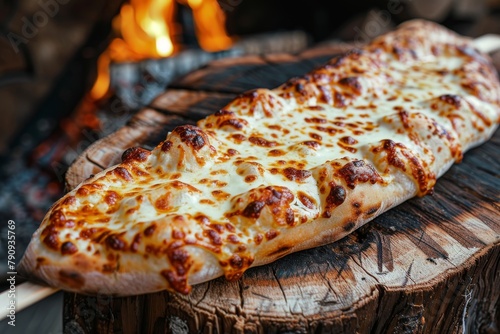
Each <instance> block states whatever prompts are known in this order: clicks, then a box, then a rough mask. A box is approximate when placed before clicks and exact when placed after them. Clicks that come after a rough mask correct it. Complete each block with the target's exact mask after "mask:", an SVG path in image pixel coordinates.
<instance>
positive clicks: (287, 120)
mask: <svg viewBox="0 0 500 334" xmlns="http://www.w3.org/2000/svg"><path fill="white" fill-rule="evenodd" d="M499 119H500V84H499V82H498V78H497V74H496V71H495V69H494V68H493V67H492V66H491V64H490V62H489V60H488V58H487V56H485V55H483V54H481V53H479V52H478V51H477V50H475V49H474V48H473V47H472V44H471V42H470V41H469V40H468V39H466V38H463V37H460V36H458V35H456V34H454V33H452V32H450V31H448V30H446V29H444V28H443V27H441V26H438V25H436V24H432V23H428V22H424V21H412V22H408V23H406V24H404V25H402V26H400V27H399V29H398V30H396V31H394V32H392V33H389V34H387V35H384V36H382V37H380V38H377V39H376V40H374V41H373V42H372V43H371V44H369V45H368V46H366V47H364V48H363V49H361V50H353V51H351V52H348V53H346V54H344V55H341V56H339V57H336V58H334V59H332V60H331V61H330V62H329V63H328V64H326V65H325V66H323V67H321V68H319V69H317V70H315V71H313V72H311V73H309V74H307V75H305V76H304V77H301V78H295V79H292V80H290V81H288V82H287V83H285V84H283V85H282V86H280V87H278V88H276V89H274V90H267V89H257V90H254V91H251V92H248V93H246V94H243V95H241V96H240V97H238V98H236V99H235V100H234V101H232V102H231V103H229V104H228V105H227V106H226V107H225V108H223V109H222V110H220V111H218V112H216V113H215V114H213V115H211V116H209V117H207V118H206V119H204V120H202V121H200V122H199V124H198V127H194V126H180V127H178V128H176V129H175V130H174V131H173V132H172V133H170V134H169V135H168V137H167V138H166V140H165V141H164V142H162V143H160V144H159V145H158V146H157V147H156V148H155V149H154V150H153V151H151V152H150V151H147V150H144V149H141V148H133V149H129V150H127V151H126V152H125V153H124V155H123V162H122V163H121V164H120V165H118V166H113V167H111V168H109V169H107V170H105V171H103V172H101V173H99V174H97V175H95V176H94V177H93V178H91V179H90V180H87V181H85V182H83V183H82V184H81V185H79V186H78V187H77V188H76V189H74V190H73V191H71V192H70V193H68V194H67V195H66V196H64V197H63V198H62V199H61V200H59V201H58V202H57V203H56V204H55V205H54V206H53V207H52V208H51V209H50V211H49V212H48V214H47V216H46V217H45V219H44V220H43V222H42V224H41V226H40V228H39V229H38V230H37V231H36V233H35V234H34V236H33V239H32V241H31V243H30V245H29V248H28V250H27V252H26V254H25V256H24V258H23V260H22V263H21V268H20V269H19V270H24V271H25V272H27V273H29V274H30V275H32V277H35V278H38V279H40V280H42V281H45V282H46V283H48V284H50V285H53V286H57V287H60V288H63V289H66V290H73V291H78V292H83V293H111V294H116V295H132V294H139V293H149V292H153V291H158V290H164V289H171V290H175V291H178V292H180V293H189V291H190V284H196V283H200V282H203V281H207V280H210V279H213V278H215V277H218V276H221V275H225V276H226V277H227V278H228V279H237V278H239V277H240V276H241V275H242V274H243V272H244V271H245V270H246V269H247V268H249V267H251V266H257V265H262V264H265V263H268V262H271V261H274V260H276V259H278V258H280V257H282V256H284V255H286V254H288V253H291V252H295V251H298V250H301V249H305V248H310V247H315V246H319V245H322V244H325V243H329V242H332V241H335V240H338V239H340V238H342V237H343V236H345V235H346V234H348V233H350V232H351V231H353V230H355V229H356V228H358V227H359V226H361V225H362V224H364V223H366V222H367V221H369V220H371V219H373V218H374V217H376V216H377V215H379V214H381V213H382V212H384V211H386V210H388V209H390V208H391V207H393V206H395V205H397V204H399V203H401V202H403V201H405V200H406V199H408V198H411V197H413V196H415V195H419V196H422V195H425V194H427V193H429V192H431V191H432V189H433V186H434V184H435V181H436V178H437V177H439V176H440V175H442V174H443V173H444V172H445V171H446V170H447V169H448V168H449V166H450V165H451V164H453V162H455V161H460V160H461V158H462V154H463V152H464V151H465V150H467V149H469V148H470V147H472V146H474V145H476V144H478V143H481V142H483V141H485V140H487V139H488V138H489V137H490V136H491V134H492V133H493V131H494V130H495V128H496V126H497V124H498V122H499Z"/></svg>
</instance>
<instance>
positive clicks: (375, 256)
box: [64, 46, 500, 333]
mask: <svg viewBox="0 0 500 334" xmlns="http://www.w3.org/2000/svg"><path fill="white" fill-rule="evenodd" d="M341 49H342V48H339V47H338V46H330V47H328V46H326V47H323V48H321V49H315V50H310V51H307V52H304V53H302V54H300V55H288V54H282V55H272V56H266V57H259V56H252V57H244V58H235V59H226V60H221V61H217V62H214V63H211V64H210V65H209V66H207V67H205V68H203V69H201V70H198V71H196V72H194V73H191V74H190V75H187V76H186V77H184V78H182V79H180V80H178V81H177V82H176V83H175V84H174V85H172V87H171V88H169V89H168V91H167V92H165V93H164V94H162V95H161V96H159V97H158V98H157V99H156V100H155V101H154V102H153V103H152V104H151V106H150V107H149V108H146V109H143V110H141V111H140V112H139V113H138V114H137V115H136V116H135V117H134V118H133V119H132V120H131V121H130V123H129V124H128V125H127V126H125V127H123V128H121V129H119V130H118V131H117V132H115V133H113V134H112V135H110V136H109V137H107V138H104V139H103V140H101V141H98V142H96V143H95V144H93V145H92V146H91V147H90V148H89V149H87V151H85V152H84V154H82V155H81V156H80V157H79V158H78V159H77V160H76V161H75V163H74V164H73V165H72V166H71V168H70V170H69V171H68V173H67V176H66V181H67V186H68V189H71V188H73V187H75V186H76V185H77V184H78V183H79V182H81V181H82V180H84V179H85V178H87V177H88V176H89V175H91V174H95V173H97V172H99V171H100V170H102V169H103V168H105V167H108V166H111V165H113V164H116V163H118V162H119V161H120V157H121V154H122V152H123V151H124V150H125V149H126V148H128V147H132V146H142V147H144V148H148V149H152V148H153V147H154V146H156V145H157V144H158V143H159V142H160V141H162V140H164V139H165V137H166V134H167V132H168V131H171V130H172V129H173V128H174V127H175V126H177V125H181V124H186V123H194V122H195V121H196V120H198V119H200V118H202V117H204V116H206V115H208V114H210V113H213V112H215V111H217V110H218V109H220V108H221V107H223V106H224V105H225V104H226V103H227V102H229V101H230V100H231V99H232V98H234V97H235V96H236V95H237V94H239V93H242V92H244V91H246V90H248V89H252V88H256V87H267V88H273V87H276V86H278V85H279V84H281V83H282V82H284V81H286V80H287V79H289V78H290V77H293V76H298V75H301V74H304V73H306V72H307V71H309V70H311V69H313V68H314V67H316V66H318V65H320V64H322V63H323V62H325V61H326V60H327V59H329V58H330V57H332V56H333V55H335V54H336V53H338V52H339V51H342V50H341ZM499 171H500V131H497V132H496V134H495V135H494V136H493V138H492V139H491V140H490V141H489V142H487V143H485V144H483V145H481V146H480V147H478V148H475V149H473V150H471V151H469V152H468V153H467V154H466V155H465V158H464V160H463V162H462V163H461V164H458V165H454V166H453V167H452V168H451V169H450V170H449V171H448V172H447V173H446V174H445V175H444V176H443V177H442V178H441V179H440V180H439V181H438V183H437V186H436V187H435V192H434V194H433V195H431V196H426V197H423V198H415V199H412V200H410V201H408V202H406V203H404V204H402V205H400V206H398V207H396V208H395V209H392V210H391V211H389V212H386V213H384V214H383V215H381V216H380V217H378V218H376V219H375V220H373V221H372V222H370V223H368V224H367V225H365V226H364V227H362V228H360V229H359V230H357V231H355V232H354V233H352V234H351V235H349V236H347V237H346V238H344V239H342V240H340V241H338V242H335V243H333V244H330V245H326V246H323V247H318V248H315V249H310V250H306V251H302V252H298V253H294V254H291V255H288V256H286V257H284V258H282V259H280V260H278V261H276V262H274V263H272V264H269V265H265V266H262V267H257V268H252V269H250V270H248V271H247V272H246V274H245V275H244V276H243V278H241V279H240V280H238V281H235V282H228V281H226V280H225V279H224V278H220V279H216V280H214V281H211V282H208V283H204V284H200V285H197V286H195V287H194V288H193V292H192V294H191V295H189V296H183V295H178V294H172V293H169V292H160V293H154V294H149V295H142V296H135V297H128V298H108V297H103V296H101V297H87V296H81V295H77V294H70V293H68V294H66V295H65V314H64V326H65V330H66V331H68V332H75V333H76V332H78V333H81V332H82V330H83V332H89V333H90V332H91V333H95V332H99V333H108V332H123V333H134V332H158V333H163V332H172V333H197V332H202V333H219V332H237V333H243V332H245V333H247V332H250V333H253V332H258V333H268V332H286V333H303V332H318V333H323V332H325V333H326V332H333V333H339V332H342V333H357V332H360V333H366V332H373V333H387V332H394V333H421V332H424V333H457V332H462V330H466V332H470V333H476V332H483V333H497V332H498V331H499V329H500V218H499V214H500V210H499V209H500V200H499V196H500V195H499V193H500V176H499ZM137 284H140V282H137ZM89 314H90V315H92V316H89Z"/></svg>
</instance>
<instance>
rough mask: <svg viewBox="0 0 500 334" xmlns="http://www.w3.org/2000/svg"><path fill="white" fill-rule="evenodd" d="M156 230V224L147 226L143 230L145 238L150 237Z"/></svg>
mask: <svg viewBox="0 0 500 334" xmlns="http://www.w3.org/2000/svg"><path fill="white" fill-rule="evenodd" d="M155 230H156V224H152V225H150V226H148V227H147V228H146V229H145V230H144V232H143V233H144V235H145V236H146V237H150V236H152V235H153V233H154V231H155Z"/></svg>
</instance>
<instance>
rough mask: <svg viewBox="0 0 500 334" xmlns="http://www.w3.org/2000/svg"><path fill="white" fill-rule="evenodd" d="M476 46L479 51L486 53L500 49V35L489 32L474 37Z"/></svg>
mask: <svg viewBox="0 0 500 334" xmlns="http://www.w3.org/2000/svg"><path fill="white" fill-rule="evenodd" d="M473 43H474V46H475V47H476V48H478V49H479V51H481V52H484V53H491V52H494V51H497V50H500V35H495V34H487V35H483V36H481V37H478V38H476V39H474V42H473Z"/></svg>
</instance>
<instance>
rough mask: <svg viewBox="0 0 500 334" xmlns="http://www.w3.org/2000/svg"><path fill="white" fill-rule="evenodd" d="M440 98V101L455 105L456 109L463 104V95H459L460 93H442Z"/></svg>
mask: <svg viewBox="0 0 500 334" xmlns="http://www.w3.org/2000/svg"><path fill="white" fill-rule="evenodd" d="M439 100H440V101H443V102H444V103H447V104H449V105H451V106H453V107H454V108H455V109H457V110H458V109H459V108H460V106H461V101H462V99H461V97H460V96H458V95H452V94H445V95H441V96H440V97H439Z"/></svg>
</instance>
